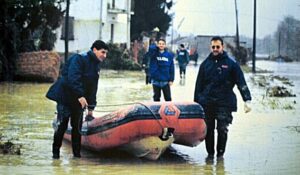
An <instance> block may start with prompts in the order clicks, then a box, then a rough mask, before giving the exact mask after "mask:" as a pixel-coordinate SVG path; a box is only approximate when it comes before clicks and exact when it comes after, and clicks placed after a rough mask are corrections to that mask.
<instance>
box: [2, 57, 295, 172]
mask: <svg viewBox="0 0 300 175" xmlns="http://www.w3.org/2000/svg"><path fill="white" fill-rule="evenodd" d="M257 67H258V68H261V69H265V70H270V71H273V73H272V74H274V75H279V76H284V77H287V78H289V79H290V81H292V82H293V84H294V86H290V87H289V88H290V89H291V90H292V91H293V93H294V94H296V97H287V98H278V97H277V98H276V97H272V98H271V97H266V96H265V94H266V89H264V88H262V87H259V86H257V85H255V84H254V83H253V82H251V81H250V79H251V77H252V76H254V75H253V74H252V73H247V74H246V79H247V82H248V85H249V87H250V90H251V92H252V96H253V102H252V111H251V112H250V113H247V114H245V113H244V112H243V102H242V100H241V96H240V94H239V92H238V91H237V90H236V89H235V90H236V94H237V97H238V102H239V103H238V108H239V109H238V111H237V112H236V113H233V116H234V119H233V124H232V125H230V127H229V138H228V143H227V147H226V148H227V150H226V153H225V158H224V160H223V161H216V160H215V161H214V162H212V163H211V162H210V163H206V162H205V157H206V155H207V153H206V150H205V144H204V142H202V143H201V144H200V145H199V146H197V147H194V148H190V147H185V146H180V145H175V144H173V145H172V148H171V149H170V150H167V152H166V153H165V154H163V155H162V157H161V158H160V159H159V160H158V161H148V160H144V159H139V158H135V157H132V156H130V155H127V154H125V153H122V152H118V151H114V152H103V153H94V152H90V151H87V150H82V158H81V159H73V155H72V150H71V146H70V145H69V144H68V143H64V144H63V146H62V149H61V158H60V160H53V159H52V152H51V145H52V136H53V129H52V125H51V123H52V119H53V117H54V112H55V103H54V102H52V101H49V100H47V99H46V98H45V93H46V91H47V90H48V88H49V86H50V85H51V84H48V83H42V84H38V83H3V82H1V84H0V96H1V98H0V121H1V123H0V138H2V140H11V141H12V142H13V143H19V144H22V148H21V155H3V154H0V174H3V175H6V174H30V175H31V174H55V175H61V174H131V175H135V174H136V175H137V174H149V175H150V174H151V175H152V174H155V175H164V174H170V175H174V174H182V175H186V174H297V173H299V172H300V166H299V165H300V88H299V87H300V74H299V72H300V64H299V63H277V62H266V61H258V62H257ZM178 72H179V70H178V68H176V76H175V82H174V85H173V86H172V98H173V101H192V100H193V93H194V86H195V80H196V76H197V73H198V66H194V65H189V66H188V67H187V77H186V80H185V82H183V81H180V80H179V76H178ZM270 74H271V73H264V74H263V75H266V76H267V75H270ZM259 75H261V74H259ZM255 76H257V75H255ZM97 101H98V105H99V107H97V108H96V113H95V115H97V116H98V115H100V116H101V115H104V114H105V113H107V112H109V111H113V110H116V109H119V108H121V107H122V106H111V107H104V106H101V105H109V104H124V103H133V102H144V101H152V87H151V85H145V80H144V73H143V72H128V71H112V70H102V72H101V76H100V81H99V89H98V94H97ZM270 102H272V103H275V108H274V106H273V108H271V106H270ZM285 105H291V106H292V107H293V108H292V109H286V108H285V107H284V106H285Z"/></svg>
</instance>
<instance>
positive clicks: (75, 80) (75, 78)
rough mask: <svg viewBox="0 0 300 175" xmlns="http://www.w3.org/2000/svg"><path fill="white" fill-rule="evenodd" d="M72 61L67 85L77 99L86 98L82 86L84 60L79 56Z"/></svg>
mask: <svg viewBox="0 0 300 175" xmlns="http://www.w3.org/2000/svg"><path fill="white" fill-rule="evenodd" d="M70 61H71V62H70V65H69V68H68V81H67V84H68V86H69V87H70V88H71V90H72V92H73V93H75V94H76V97H77V98H80V97H83V96H84V89H83V84H82V79H83V78H82V74H83V60H82V59H81V56H80V55H77V56H76V57H75V58H74V59H72V60H70Z"/></svg>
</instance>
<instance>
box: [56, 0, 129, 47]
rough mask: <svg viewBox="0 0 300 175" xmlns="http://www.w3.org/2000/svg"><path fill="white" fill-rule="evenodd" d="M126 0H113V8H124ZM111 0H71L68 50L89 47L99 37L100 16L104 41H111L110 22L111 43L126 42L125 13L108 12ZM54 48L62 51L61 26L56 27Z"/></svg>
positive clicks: (63, 45)
mask: <svg viewBox="0 0 300 175" xmlns="http://www.w3.org/2000/svg"><path fill="white" fill-rule="evenodd" d="M126 2H127V0H115V8H117V9H124V10H127V9H126V7H127V6H126ZM111 3H112V0H102V14H101V13H100V12H101V10H100V8H101V0H88V1H85V0H77V1H71V4H70V16H72V17H74V40H70V41H69V51H70V52H82V51H85V50H87V49H89V48H90V46H91V45H92V43H93V41H95V40H97V39H100V28H101V26H100V24H101V23H100V22H101V21H100V18H102V32H101V33H102V37H101V39H102V40H103V41H105V42H109V41H111V24H114V34H113V36H114V38H113V43H126V42H127V39H128V38H129V37H127V14H126V13H125V14H113V13H108V4H111ZM110 6H111V5H110ZM56 33H57V41H56V43H55V47H54V50H55V51H57V52H64V50H65V43H64V40H63V39H61V33H62V27H60V28H58V29H57V31H56Z"/></svg>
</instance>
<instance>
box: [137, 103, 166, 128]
mask: <svg viewBox="0 0 300 175" xmlns="http://www.w3.org/2000/svg"><path fill="white" fill-rule="evenodd" d="M136 104H140V105H142V106H144V107H145V108H146V109H148V110H149V111H150V112H151V114H152V115H153V117H154V119H155V120H156V121H157V123H158V124H159V125H160V127H161V129H162V130H164V127H163V125H162V124H161V122H160V120H159V118H158V117H157V116H156V115H155V114H154V112H153V111H152V110H151V109H150V108H149V107H148V106H147V105H145V104H144V103H142V102H136Z"/></svg>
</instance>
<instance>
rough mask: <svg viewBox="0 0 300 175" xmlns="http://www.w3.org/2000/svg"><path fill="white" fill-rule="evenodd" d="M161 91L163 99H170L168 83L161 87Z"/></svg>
mask: <svg viewBox="0 0 300 175" xmlns="http://www.w3.org/2000/svg"><path fill="white" fill-rule="evenodd" d="M162 91H163V93H164V98H165V101H172V98H171V88H170V85H169V84H167V85H166V86H164V87H162Z"/></svg>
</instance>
